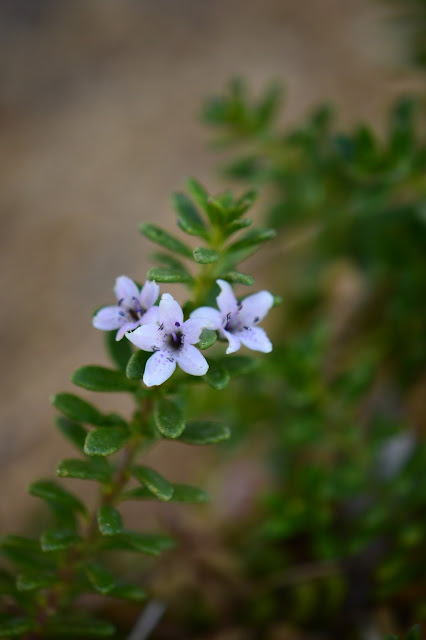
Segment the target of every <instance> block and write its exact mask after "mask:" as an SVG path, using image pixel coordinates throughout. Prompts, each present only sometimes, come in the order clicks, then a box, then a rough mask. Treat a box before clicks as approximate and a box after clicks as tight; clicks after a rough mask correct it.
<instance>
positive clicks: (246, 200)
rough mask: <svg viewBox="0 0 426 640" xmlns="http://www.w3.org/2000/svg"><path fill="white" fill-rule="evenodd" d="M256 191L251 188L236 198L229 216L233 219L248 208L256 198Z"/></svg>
mask: <svg viewBox="0 0 426 640" xmlns="http://www.w3.org/2000/svg"><path fill="white" fill-rule="evenodd" d="M257 195H258V194H257V191H256V190H254V189H251V190H250V191H247V192H246V193H244V194H243V195H242V196H241V198H240V199H239V200H237V202H236V204H235V207H234V209H233V211H232V213H231V216H230V217H231V218H232V219H235V218H237V217H240V216H242V215H243V214H244V213H245V212H246V211H247V210H248V209H250V208H251V207H252V206H253V204H254V202H255V201H256V199H257Z"/></svg>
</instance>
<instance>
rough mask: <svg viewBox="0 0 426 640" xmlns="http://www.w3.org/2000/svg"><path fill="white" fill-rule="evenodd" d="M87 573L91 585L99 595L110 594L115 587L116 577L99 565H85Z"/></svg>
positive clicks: (94, 563) (92, 563) (95, 563)
mask: <svg viewBox="0 0 426 640" xmlns="http://www.w3.org/2000/svg"><path fill="white" fill-rule="evenodd" d="M85 572H86V575H87V578H88V580H89V582H90V584H91V585H92V587H93V588H94V589H95V590H96V591H98V592H99V593H109V592H110V591H111V590H112V589H113V588H114V587H115V580H114V576H113V575H112V574H111V573H110V572H109V571H108V570H107V569H105V567H103V566H102V565H100V564H99V563H97V562H90V563H89V564H87V565H85Z"/></svg>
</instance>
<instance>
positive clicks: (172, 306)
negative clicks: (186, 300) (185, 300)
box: [159, 293, 183, 331]
mask: <svg viewBox="0 0 426 640" xmlns="http://www.w3.org/2000/svg"><path fill="white" fill-rule="evenodd" d="M159 311H160V314H159V321H160V324H163V325H164V328H165V330H166V331H175V330H176V327H177V326H180V325H181V324H182V323H183V311H182V309H181V308H180V305H179V303H178V302H176V300H175V299H174V298H173V296H172V295H170V293H163V295H162V296H161V300H160V305H159ZM176 323H178V324H176Z"/></svg>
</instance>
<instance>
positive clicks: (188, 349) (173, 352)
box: [126, 293, 209, 387]
mask: <svg viewBox="0 0 426 640" xmlns="http://www.w3.org/2000/svg"><path fill="white" fill-rule="evenodd" d="M158 311H159V313H158V319H157V320H156V322H154V323H150V324H144V325H143V326H141V327H139V328H137V329H136V330H135V331H132V333H126V338H128V339H129V340H130V342H133V344H135V345H136V346H137V347H139V349H142V350H143V351H153V352H154V355H152V356H151V357H150V358H149V360H148V362H147V363H146V366H145V371H144V375H143V381H144V383H145V384H146V386H147V387H153V386H155V385H159V384H162V383H163V382H165V381H166V380H167V379H168V378H170V376H171V375H172V373H173V372H174V370H175V369H176V365H179V367H180V368H181V369H182V370H183V371H185V372H186V373H189V374H191V375H192V376H203V375H204V374H205V373H206V372H207V370H208V368H209V365H208V363H207V360H206V359H205V357H204V356H203V355H202V354H201V353H200V351H198V349H196V348H195V347H194V346H193V345H194V344H196V343H197V342H198V341H199V338H200V333H201V331H202V329H203V328H204V327H206V326H208V325H209V321H208V320H206V319H204V318H190V319H189V320H186V322H184V321H183V312H182V309H181V307H180V305H179V304H178V303H177V302H176V300H175V299H174V298H173V296H171V295H170V293H164V294H163V295H162V296H161V300H160V305H159V307H158Z"/></svg>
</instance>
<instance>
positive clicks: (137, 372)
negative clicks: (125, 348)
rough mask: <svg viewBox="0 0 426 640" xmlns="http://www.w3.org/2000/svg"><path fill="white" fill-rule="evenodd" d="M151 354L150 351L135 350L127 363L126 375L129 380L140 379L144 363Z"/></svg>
mask: <svg viewBox="0 0 426 640" xmlns="http://www.w3.org/2000/svg"><path fill="white" fill-rule="evenodd" d="M151 356H152V353H151V352H150V351H136V352H135V353H134V354H133V355H132V357H131V358H130V360H129V362H128V364H127V368H126V376H127V377H128V378H130V379H131V380H141V379H142V378H143V374H144V371H145V365H146V363H147V361H148V358H150V357H151Z"/></svg>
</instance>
